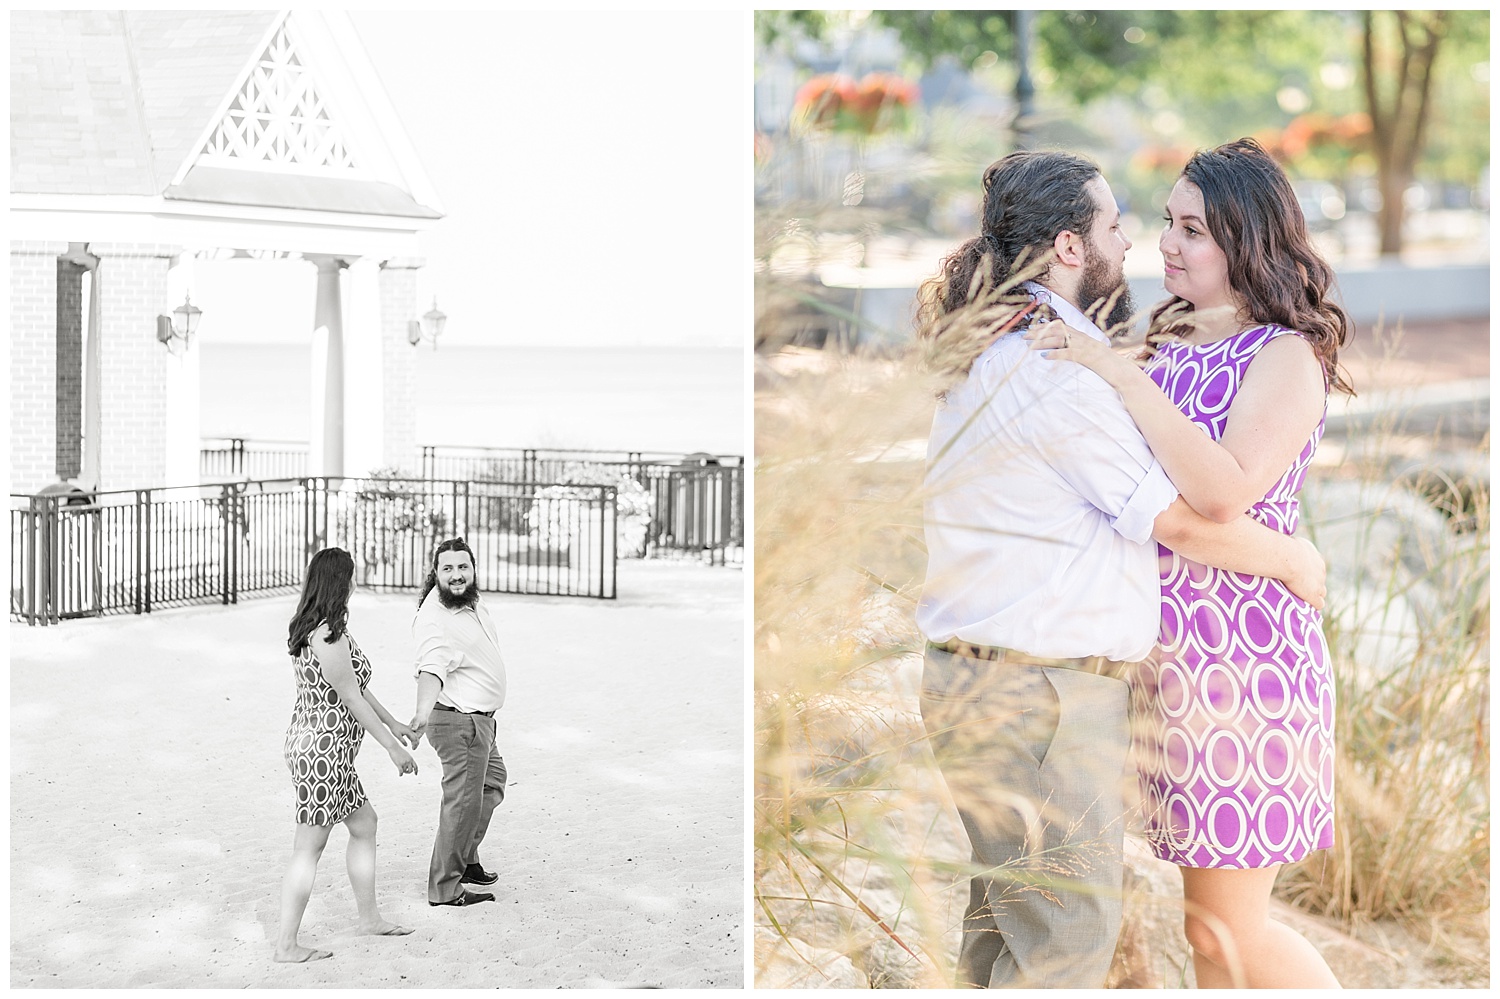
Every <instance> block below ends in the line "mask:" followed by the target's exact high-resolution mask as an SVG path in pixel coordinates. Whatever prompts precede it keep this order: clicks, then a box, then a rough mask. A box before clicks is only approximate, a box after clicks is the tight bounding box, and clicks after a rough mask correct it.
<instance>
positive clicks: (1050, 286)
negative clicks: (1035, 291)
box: [1032, 275, 1083, 312]
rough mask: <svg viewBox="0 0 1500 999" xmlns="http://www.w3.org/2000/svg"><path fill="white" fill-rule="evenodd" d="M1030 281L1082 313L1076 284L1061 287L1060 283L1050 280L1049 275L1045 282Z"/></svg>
mask: <svg viewBox="0 0 1500 999" xmlns="http://www.w3.org/2000/svg"><path fill="white" fill-rule="evenodd" d="M1032 280H1033V281H1034V283H1036V284H1039V285H1041V286H1042V287H1043V288H1046V289H1047V291H1049V292H1051V293H1052V294H1053V295H1056V296H1057V297H1058V298H1060V299H1062V300H1063V301H1064V302H1067V303H1068V304H1069V305H1071V306H1072V307H1073V308H1075V309H1077V310H1078V311H1079V312H1082V311H1083V307H1082V306H1080V305H1079V304H1078V282H1076V281H1074V282H1072V283H1071V284H1069V285H1067V286H1063V283H1062V282H1060V281H1058V280H1056V279H1055V278H1052V277H1051V276H1050V275H1049V277H1048V279H1047V280H1045V281H1044V280H1041V279H1038V278H1033V279H1032Z"/></svg>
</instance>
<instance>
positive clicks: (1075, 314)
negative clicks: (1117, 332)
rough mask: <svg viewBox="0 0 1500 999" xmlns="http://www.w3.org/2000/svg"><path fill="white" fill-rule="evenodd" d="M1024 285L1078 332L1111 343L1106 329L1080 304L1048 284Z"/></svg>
mask: <svg viewBox="0 0 1500 999" xmlns="http://www.w3.org/2000/svg"><path fill="white" fill-rule="evenodd" d="M1022 287H1023V288H1025V289H1026V291H1027V293H1028V294H1029V295H1031V297H1032V298H1034V299H1036V300H1037V301H1039V302H1042V303H1044V304H1046V305H1050V306H1052V311H1053V312H1056V313H1057V318H1059V319H1061V320H1062V321H1063V322H1065V323H1067V324H1068V325H1069V326H1071V327H1073V328H1074V329H1075V330H1077V331H1078V332H1080V333H1087V334H1088V335H1089V336H1091V337H1093V338H1094V339H1095V340H1100V341H1102V342H1104V343H1109V337H1107V336H1105V335H1104V331H1103V330H1101V329H1100V328H1099V327H1098V326H1096V325H1094V323H1093V322H1092V321H1091V320H1090V319H1089V317H1088V316H1085V315H1084V314H1083V313H1082V312H1081V311H1079V309H1078V306H1076V305H1074V304H1073V303H1072V302H1070V301H1068V300H1067V299H1066V298H1063V297H1062V296H1061V295H1059V294H1058V293H1057V292H1055V291H1053V290H1052V289H1051V288H1048V287H1047V286H1046V285H1042V284H1038V283H1037V282H1035V281H1027V282H1025V283H1024V284H1022Z"/></svg>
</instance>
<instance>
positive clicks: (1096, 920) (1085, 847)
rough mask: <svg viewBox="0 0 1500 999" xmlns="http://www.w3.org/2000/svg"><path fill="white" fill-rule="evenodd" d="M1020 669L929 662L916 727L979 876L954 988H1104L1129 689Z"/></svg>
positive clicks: (1118, 860) (1116, 925)
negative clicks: (922, 727)
mask: <svg viewBox="0 0 1500 999" xmlns="http://www.w3.org/2000/svg"><path fill="white" fill-rule="evenodd" d="M1025 658H1026V657H1012V661H1000V662H996V661H987V660H984V659H979V658H973V657H970V656H968V655H955V654H953V653H950V652H947V651H943V650H941V649H938V648H935V647H929V648H928V650H927V658H926V663H925V668H924V670H923V675H922V721H923V723H924V725H925V726H926V728H927V732H928V735H929V740H930V742H931V745H932V749H933V753H934V755H935V756H936V757H937V762H938V767H939V769H940V770H941V771H942V774H943V779H944V781H945V782H946V783H947V785H948V789H949V791H950V792H951V793H952V795H953V800H954V803H955V804H956V805H957V806H958V814H959V818H960V819H961V820H962V821H963V825H964V829H965V831H966V832H967V833H968V835H969V842H970V845H971V846H972V848H973V861H974V865H975V868H976V873H975V875H974V877H973V878H972V879H971V881H970V883H969V904H968V907H967V909H966V912H965V916H964V931H963V943H962V945H961V947H960V950H959V958H958V973H957V979H958V980H957V984H958V985H959V986H960V987H964V986H967V987H973V988H985V987H988V988H1002V987H1033V988H1035V987H1047V988H1100V987H1102V986H1103V984H1104V979H1105V976H1106V975H1107V974H1108V972H1109V966H1110V961H1111V959H1112V958H1113V956H1114V948H1115V941H1116V939H1117V937H1118V936H1119V932H1120V914H1121V908H1122V896H1123V890H1124V884H1123V882H1124V811H1125V800H1126V798H1125V793H1126V781H1127V779H1129V776H1128V775H1127V769H1128V766H1129V762H1128V753H1129V747H1130V735H1129V721H1128V717H1127V709H1128V701H1129V694H1128V687H1127V685H1126V684H1125V682H1124V681H1123V680H1120V679H1116V678H1114V677H1111V676H1103V675H1096V674H1094V673H1090V672H1084V671H1081V670H1077V669H1069V668H1062V667H1058V666H1051V665H1047V666H1043V665H1036V664H1034V663H1028V662H1026V661H1024V660H1025ZM1016 659H1020V660H1022V661H1015V660H1016ZM1050 662H1056V660H1051V661H1050Z"/></svg>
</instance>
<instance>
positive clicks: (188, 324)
mask: <svg viewBox="0 0 1500 999" xmlns="http://www.w3.org/2000/svg"><path fill="white" fill-rule="evenodd" d="M201 315H203V310H202V309H200V308H198V307H197V306H196V305H194V304H193V296H192V295H191V293H190V294H187V295H184V296H183V298H182V304H181V305H179V306H178V307H177V308H175V309H173V310H172V314H171V315H170V316H157V317H156V339H157V340H159V341H161V342H162V344H164V345H165V346H166V348H167V350H168V351H170V352H171V353H173V354H180V353H182V351H184V350H187V348H188V341H189V340H191V339H192V336H193V334H194V333H197V332H198V317H199V316H201ZM179 343H180V344H181V346H180V347H179V346H178V344H179Z"/></svg>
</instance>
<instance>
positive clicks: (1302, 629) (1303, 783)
mask: <svg viewBox="0 0 1500 999" xmlns="http://www.w3.org/2000/svg"><path fill="white" fill-rule="evenodd" d="M1287 334H1291V335H1293V336H1295V335H1298V334H1296V333H1295V331H1293V330H1289V329H1286V328H1284V327H1281V326H1259V327H1255V328H1253V329H1249V330H1246V331H1244V332H1242V333H1238V334H1236V335H1234V336H1231V337H1228V338H1226V339H1224V340H1220V341H1218V342H1216V343H1211V344H1205V345H1202V346H1198V345H1193V344H1186V343H1171V342H1169V343H1166V344H1163V345H1162V346H1160V347H1159V348H1158V350H1157V353H1156V356H1155V357H1153V358H1152V359H1151V361H1150V363H1149V364H1148V365H1147V368H1146V370H1147V372H1148V374H1150V376H1151V379H1152V381H1154V382H1156V384H1157V385H1159V386H1161V388H1162V389H1163V390H1164V391H1165V392H1166V393H1167V395H1168V396H1170V397H1171V399H1172V401H1173V402H1174V403H1175V404H1176V405H1177V408H1178V409H1180V410H1182V412H1183V413H1185V414H1186V415H1187V416H1188V417H1190V418H1191V419H1192V420H1193V422H1194V423H1197V424H1198V425H1199V426H1200V427H1202V428H1204V429H1205V430H1206V431H1207V432H1208V433H1209V435H1210V436H1212V437H1213V438H1214V439H1215V440H1218V439H1219V438H1220V437H1221V436H1222V435H1223V433H1224V426H1225V424H1226V423H1227V422H1228V418H1229V407H1230V403H1231V402H1233V400H1234V396H1235V392H1236V390H1237V389H1238V388H1239V385H1240V382H1241V380H1242V379H1243V377H1244V374H1245V369H1246V367H1248V366H1249V364H1250V362H1251V360H1253V359H1254V357H1255V354H1256V352H1257V351H1258V350H1260V348H1261V347H1263V346H1265V345H1266V344H1267V343H1270V342H1271V340H1273V339H1275V338H1276V337H1278V336H1283V335H1287ZM1324 415H1325V417H1326V415H1327V406H1326V402H1325V407H1324ZM1322 436H1323V420H1322V419H1320V420H1319V421H1318V426H1317V429H1316V430H1314V431H1313V434H1312V436H1311V437H1310V438H1309V439H1308V441H1307V444H1306V446H1304V447H1303V448H1302V453H1301V454H1299V455H1298V456H1297V460H1296V461H1294V462H1293V463H1292V466H1291V467H1290V468H1288V469H1287V470H1286V473H1285V474H1283V475H1282V476H1281V478H1280V479H1278V480H1277V481H1276V484H1275V485H1274V486H1272V487H1271V490H1270V492H1269V493H1267V494H1266V498H1265V499H1263V500H1261V501H1259V502H1258V503H1256V504H1255V505H1254V506H1253V507H1251V509H1250V510H1249V511H1248V512H1249V514H1250V516H1251V517H1253V518H1255V519H1256V520H1257V521H1259V522H1260V523H1262V524H1265V525H1266V526H1267V527H1270V528H1273V529H1274V530H1277V531H1280V532H1282V533H1283V534H1291V533H1292V532H1293V531H1295V530H1296V528H1297V520H1298V508H1297V491H1298V490H1299V489H1300V488H1301V487H1302V481H1303V479H1304V478H1305V477H1306V474H1307V467H1308V465H1309V464H1310V463H1311V461H1312V456H1313V451H1314V450H1316V448H1317V446H1318V441H1319V439H1321V438H1322ZM1160 554H1161V571H1162V580H1161V595H1162V610H1161V616H1162V621H1161V635H1160V637H1159V639H1158V642H1159V644H1158V645H1157V647H1156V649H1155V650H1154V651H1153V652H1152V654H1151V657H1150V658H1149V660H1148V661H1147V662H1145V663H1142V664H1141V665H1140V667H1138V669H1137V671H1136V673H1135V675H1133V676H1132V678H1131V690H1132V696H1131V713H1132V718H1133V721H1134V725H1133V729H1134V732H1135V754H1136V765H1137V767H1138V768H1139V771H1140V775H1141V791H1142V796H1143V804H1144V807H1145V812H1146V835H1147V838H1148V839H1149V840H1150V841H1151V845H1152V848H1153V850H1154V851H1155V853H1156V855H1157V856H1158V857H1160V858H1161V859H1163V860H1168V861H1171V862H1172V863H1174V864H1177V865H1179V866H1182V867H1227V868H1249V867H1269V866H1271V865H1273V864H1279V863H1290V862H1292V861H1295V860H1300V859H1301V858H1302V857H1304V856H1306V855H1307V854H1308V852H1309V851H1312V850H1322V849H1326V848H1328V847H1330V846H1332V845H1333V674H1332V669H1331V665H1330V663H1329V659H1328V647H1327V644H1326V643H1325V642H1324V640H1323V629H1322V616H1321V615H1320V614H1319V613H1318V611H1316V610H1315V609H1314V608H1313V607H1312V606H1311V605H1310V604H1307V603H1305V602H1304V601H1302V600H1300V599H1298V598H1297V597H1294V596H1293V595H1292V594H1291V593H1290V592H1289V591H1288V590H1287V588H1286V587H1285V586H1284V585H1283V584H1282V583H1281V582H1280V581H1278V580H1274V579H1265V578H1262V577H1259V576H1247V575H1242V574H1240V573H1234V572H1227V571H1225V570H1222V569H1213V568H1209V567H1207V566H1203V565H1199V564H1198V563H1196V562H1192V561H1189V560H1188V559H1185V558H1183V557H1181V556H1180V555H1177V554H1175V553H1173V552H1171V551H1169V550H1167V549H1166V548H1161V549H1160Z"/></svg>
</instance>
